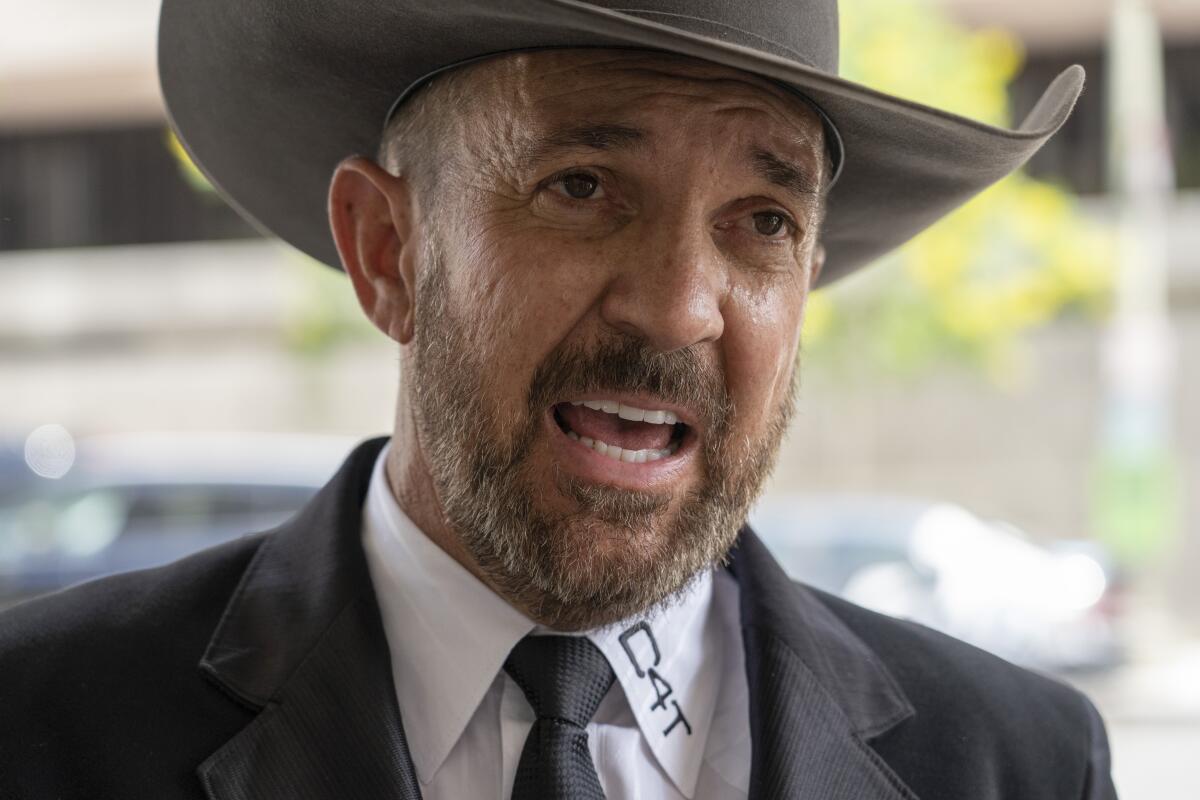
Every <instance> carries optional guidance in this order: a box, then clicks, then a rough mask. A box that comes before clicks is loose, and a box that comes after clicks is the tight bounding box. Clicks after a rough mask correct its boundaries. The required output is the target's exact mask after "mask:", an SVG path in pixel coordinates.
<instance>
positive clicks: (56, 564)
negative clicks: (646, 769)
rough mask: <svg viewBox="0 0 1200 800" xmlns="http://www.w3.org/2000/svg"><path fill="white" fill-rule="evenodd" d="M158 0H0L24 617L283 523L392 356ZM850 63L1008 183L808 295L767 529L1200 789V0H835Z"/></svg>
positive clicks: (6, 290) (377, 404)
mask: <svg viewBox="0 0 1200 800" xmlns="http://www.w3.org/2000/svg"><path fill="white" fill-rule="evenodd" d="M157 5H158V4H157V0H105V2H104V3H96V2H91V0H38V2H36V3H29V2H18V1H17V0H0V605H5V604H11V603H13V602H17V601H19V600H20V599H22V598H26V597H30V596H33V595H35V594H38V593H41V592H46V591H53V590H55V589H57V588H61V587H63V586H66V585H69V584H71V583H73V582H76V581H79V580H84V579H87V578H90V577H94V576H96V575H100V574H104V573H107V572H111V571H115V570H123V569H132V568H137V567H141V566H148V565H152V564H157V563H162V562H165V561H168V560H172V559H174V558H177V557H179V556H181V555H183V554H185V553H186V552H189V551H190V550H193V549H197V548H200V547H205V546H208V545H210V544H212V543H215V542H217V541H220V540H221V539H223V538H229V537H232V536H238V535H241V534H243V533H245V532H248V531H253V530H258V529H262V528H264V527H267V526H270V525H273V524H275V523H276V522H278V521H279V520H281V519H282V518H286V517H287V516H288V515H290V514H291V513H292V512H293V511H294V510H295V509H296V508H297V507H298V506H299V505H300V504H302V503H303V502H304V501H305V500H306V499H307V498H308V497H309V496H310V495H311V494H312V492H313V491H315V489H316V488H317V487H319V486H320V485H321V484H323V483H324V481H325V480H326V479H327V478H328V477H329V476H330V475H331V474H332V471H333V470H334V469H335V468H336V466H337V465H338V464H339V463H340V462H341V459H342V457H343V456H344V455H345V454H346V452H347V451H348V450H349V449H350V447H352V446H353V445H354V444H355V443H356V442H357V441H359V440H361V439H363V438H366V437H368V436H373V435H378V434H381V433H387V432H388V431H389V430H390V428H391V419H392V413H393V404H394V398H395V395H396V390H397V375H396V356H395V351H394V345H393V343H392V342H390V340H388V339H386V338H385V337H384V336H383V335H382V334H380V333H378V332H377V331H376V330H375V329H374V328H371V327H370V326H369V325H368V324H367V323H366V321H365V320H364V319H363V317H362V314H361V312H360V311H359V309H358V306H357V304H356V303H355V301H354V298H353V294H352V292H351V290H350V287H349V284H348V282H347V281H345V279H344V277H343V276H341V275H340V274H338V273H335V272H334V271H332V270H329V269H328V268H325V267H322V266H320V265H317V264H314V263H312V262H310V261H308V260H306V259H305V258H304V257H303V256H301V255H299V254H297V253H296V252H294V251H291V250H290V249H288V248H287V247H285V246H283V245H280V244H278V243H276V242H273V241H270V240H267V239H264V238H262V237H260V236H259V235H258V234H257V233H256V232H255V231H254V230H253V229H251V228H250V227H249V226H247V225H246V224H245V223H244V222H242V221H241V220H240V219H239V218H238V217H237V215H236V214H235V213H234V212H233V211H231V210H230V209H229V208H228V207H227V206H226V205H225V204H224V203H223V202H222V201H221V200H220V199H219V198H218V197H217V196H216V195H215V194H214V193H213V192H212V191H211V189H210V188H209V187H208V186H207V184H206V183H205V181H204V179H203V178H202V177H201V176H200V175H199V173H198V172H197V171H196V170H195V168H194V167H193V166H192V165H190V164H189V163H188V161H187V158H186V156H185V155H184V154H183V153H182V150H181V149H180V147H179V146H178V143H177V142H176V141H175V140H174V139H173V138H172V136H171V134H170V132H169V128H168V126H167V124H166V121H165V116H164V111H163V108H162V104H161V100H160V98H159V94H158V88H157V80H156V75H155V67H154V38H155V25H156V17H157ZM841 7H842V15H843V25H842V35H843V43H842V53H843V55H842V73H843V75H845V76H846V77H848V78H851V79H853V80H857V81H861V82H863V83H866V84H869V85H872V86H875V87H878V88H880V89H883V90H886V91H889V92H893V93H896V94H900V95H903V96H906V97H909V98H912V99H915V100H918V101H924V102H927V103H930V104H933V105H937V106H940V107H943V108H948V109H950V110H953V111H957V112H959V113H962V114H965V115H967V116H971V117H973V118H976V119H979V120H981V121H985V122H991V123H995V124H1010V123H1015V122H1018V121H1019V120H1020V118H1021V117H1022V115H1023V114H1024V113H1026V112H1028V111H1029V109H1030V108H1031V106H1032V104H1033V102H1034V101H1035V100H1036V98H1037V96H1038V94H1039V93H1040V91H1041V90H1042V89H1043V88H1044V87H1045V85H1046V84H1047V83H1048V82H1049V81H1050V80H1051V79H1052V77H1053V76H1054V75H1055V74H1056V73H1057V72H1058V71H1060V70H1061V69H1063V68H1065V67H1066V66H1068V65H1070V64H1073V63H1078V64H1082V65H1083V66H1084V67H1085V68H1086V69H1087V71H1088V84H1087V88H1086V91H1085V93H1084V95H1083V97H1082V99H1081V100H1080V103H1079V106H1078V108H1077V110H1076V112H1075V114H1074V116H1073V117H1072V118H1071V119H1070V120H1069V121H1068V123H1067V125H1066V127H1065V128H1064V129H1063V130H1062V132H1061V133H1060V134H1059V135H1058V137H1056V138H1055V139H1054V140H1052V141H1051V142H1050V144H1049V145H1048V146H1047V147H1046V148H1045V150H1044V151H1043V152H1042V153H1040V154H1039V155H1038V156H1037V157H1036V158H1035V159H1034V160H1033V161H1032V162H1031V164H1030V165H1029V167H1028V169H1026V170H1025V171H1024V172H1023V173H1022V174H1020V175H1017V176H1014V177H1012V178H1010V179H1008V180H1006V181H1004V182H1003V183H1001V184H999V185H997V186H996V187H994V188H993V189H990V190H988V191H987V192H985V193H984V194H983V195H981V196H980V197H978V198H977V199H975V200H974V201H972V202H971V203H970V204H968V205H967V206H966V207H964V208H963V209H961V210H960V211H958V212H956V213H955V214H953V215H952V216H951V217H949V218H948V219H946V220H945V221H943V222H942V223H940V224H939V225H938V226H937V227H935V228H934V229H932V230H931V231H929V232H928V233H926V234H925V235H923V236H922V237H921V238H919V239H918V240H916V241H914V242H913V243H912V244H910V245H909V246H908V247H906V248H904V249H903V250H902V251H901V252H899V253H896V254H895V255H893V256H891V257H889V258H888V259H887V260H886V263H882V264H880V265H877V266H876V267H874V268H873V269H871V270H867V271H865V272H862V273H859V274H858V275H856V276H854V277H852V278H851V279H849V280H847V281H845V282H843V283H841V284H838V285H836V286H835V287H834V288H832V289H830V290H827V291H825V292H822V293H820V294H818V295H817V296H815V297H814V299H813V301H812V305H811V307H810V312H809V317H808V320H807V322H806V329H805V335H804V345H803V352H802V354H801V360H802V365H803V366H802V369H803V376H804V378H803V389H802V397H801V405H800V411H799V414H798V418H797V420H796V423H795V425H794V426H793V429H792V431H791V432H790V436H789V439H788V442H787V444H786V445H785V448H784V451H783V454H782V456H781V460H780V465H779V468H778V470H777V473H776V475H775V477H774V479H773V482H772V485H771V487H770V490H769V491H768V492H767V494H766V496H765V497H764V499H763V501H762V503H760V506H759V508H758V509H757V511H756V512H755V516H754V523H755V525H756V526H757V528H758V530H759V532H760V534H762V535H763V536H764V538H765V539H766V540H767V541H768V542H769V544H770V545H771V546H772V547H773V548H774V549H775V551H776V553H777V554H778V555H779V557H780V558H781V560H782V561H783V562H784V564H785V566H787V568H788V569H789V570H790V571H792V573H793V574H794V575H795V576H796V577H798V578H800V579H803V580H806V581H809V582H811V583H813V584H816V585H818V586H822V587H824V588H828V589H830V590H832V591H836V592H839V593H841V594H843V595H845V596H847V597H849V598H851V599H852V600H854V601H855V602H859V603H861V604H864V605H868V606H871V607H874V608H877V609H879V610H882V611H885V612H887V613H892V614H896V615H899V616H905V617H910V618H913V619H917V620H919V621H921V622H923V623H925V624H928V625H932V626H934V627H938V628H941V629H943V630H946V631H948V632H950V633H952V634H953V635H956V636H959V637H961V638H964V639H967V640H968V641H972V642H974V643H976V644H978V645H980V646H982V647H985V648H988V649H990V650H993V651H994V652H997V653H998V654H1000V655H1002V656H1004V657H1006V658H1009V659H1011V660H1014V661H1017V662H1018V663H1022V664H1025V665H1028V666H1030V667H1032V668H1035V669H1039V670H1045V671H1048V672H1051V673H1053V674H1056V675H1058V676H1060V677H1062V678H1063V679H1064V680H1067V681H1070V682H1073V683H1075V684H1077V685H1079V686H1080V687H1081V688H1083V689H1085V690H1086V691H1087V692H1089V694H1090V695H1091V696H1092V697H1093V698H1094V699H1095V701H1096V702H1097V704H1098V705H1099V707H1100V709H1101V711H1102V712H1103V714H1104V715H1105V717H1106V719H1107V721H1108V724H1109V729H1110V733H1111V736H1112V740H1113V751H1114V773H1115V776H1116V779H1117V783H1118V788H1119V789H1120V790H1121V792H1122V797H1124V798H1134V799H1135V800H1141V799H1145V800H1151V799H1153V800H1173V799H1174V798H1180V799H1182V798H1188V799H1189V800H1190V799H1191V798H1196V797H1200V775H1198V774H1197V773H1196V771H1195V770H1194V769H1193V768H1192V762H1191V759H1189V758H1188V756H1191V757H1192V758H1194V757H1195V756H1196V755H1197V754H1200V680H1197V677H1200V581H1197V580H1195V578H1194V577H1193V576H1194V574H1195V573H1196V572H1197V570H1198V569H1200V492H1198V491H1197V489H1200V3H1197V2H1195V0H1056V2H1054V3H1046V2H1037V0H1004V2H998V1H997V0H841Z"/></svg>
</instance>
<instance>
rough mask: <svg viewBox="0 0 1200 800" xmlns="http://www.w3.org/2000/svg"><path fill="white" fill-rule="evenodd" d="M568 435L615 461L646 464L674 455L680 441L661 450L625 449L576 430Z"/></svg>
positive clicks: (568, 432)
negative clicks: (583, 434) (580, 433)
mask: <svg viewBox="0 0 1200 800" xmlns="http://www.w3.org/2000/svg"><path fill="white" fill-rule="evenodd" d="M567 436H568V437H569V438H571V439H572V440H573V441H576V442H579V443H580V444H582V445H583V446H584V447H590V448H592V449H593V450H595V451H596V452H597V453H599V454H600V455H602V456H608V457H609V458H611V459H612V460H613V461H624V462H625V463H627V464H645V463H646V462H648V461H658V460H659V459H660V458H666V457H667V456H669V455H674V453H675V451H676V450H678V449H679V442H671V443H670V444H669V445H667V446H666V447H664V448H663V449H661V450H656V449H654V448H650V449H648V450H624V449H622V448H620V447H617V446H615V445H611V444H606V443H605V442H601V441H599V440H597V439H591V438H589V437H587V436H580V435H579V434H577V433H576V432H575V431H567Z"/></svg>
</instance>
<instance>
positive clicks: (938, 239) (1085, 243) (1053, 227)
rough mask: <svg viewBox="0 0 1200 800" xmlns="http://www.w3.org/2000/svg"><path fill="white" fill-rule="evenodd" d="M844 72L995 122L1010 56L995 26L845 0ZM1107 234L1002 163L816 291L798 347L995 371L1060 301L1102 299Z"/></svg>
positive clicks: (1006, 376) (905, 365)
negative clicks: (921, 224) (966, 196)
mask: <svg viewBox="0 0 1200 800" xmlns="http://www.w3.org/2000/svg"><path fill="white" fill-rule="evenodd" d="M841 9H842V38H843V41H842V54H843V55H842V65H841V66H842V74H843V75H844V76H845V77H846V78H848V79H850V80H854V81H857V82H859V83H863V84H866V85H868V86H871V87H873V88H876V89H880V90H882V91H885V92H889V93H892V94H897V95H900V96H903V97H905V98H908V99H911V100H915V101H917V102H923V103H927V104H929V105H934V106H937V107H939V108H945V109H947V110H950V111H953V112H955V113H959V114H962V115H964V116H968V117H972V118H974V119H978V120H980V121H983V122H988V123H992V124H997V125H1008V124H1009V123H1010V119H1009V109H1008V95H1007V89H1006V87H1007V85H1008V83H1009V82H1010V81H1011V80H1012V78H1013V77H1014V76H1015V74H1016V73H1017V70H1018V69H1019V67H1020V63H1021V53H1020V49H1019V46H1018V44H1017V43H1016V42H1015V41H1014V40H1013V39H1012V38H1011V37H1009V36H1007V35H1006V34H1004V33H1001V32H999V31H994V30H987V31H968V30H966V29H963V28H962V27H960V26H957V25H955V24H954V23H953V22H951V21H950V20H949V19H947V18H946V17H945V16H944V14H943V13H942V12H940V11H939V10H937V9H936V8H934V7H932V6H931V5H929V4H928V3H926V2H921V0H842V2H841ZM1112 252H1113V243H1112V241H1111V238H1110V236H1109V235H1108V233H1107V232H1105V231H1103V230H1101V229H1099V228H1098V227H1097V226H1096V225H1093V224H1090V223H1088V222H1087V221H1086V220H1084V219H1083V218H1082V217H1081V216H1080V215H1079V213H1078V211H1077V209H1076V207H1075V202H1074V199H1073V198H1072V197H1071V195H1070V194H1069V193H1068V192H1066V191H1064V190H1063V189H1061V188H1057V187H1054V186H1051V185H1049V184H1047V183H1044V182H1040V181H1035V180H1033V179H1031V178H1029V177H1027V176H1025V175H1023V174H1016V175H1013V176H1011V177H1009V178H1007V179H1005V180H1003V181H1001V182H1000V183H998V184H996V185H995V186H993V187H992V188H990V189H988V190H987V191H985V192H983V193H982V194H980V195H979V196H978V197H976V198H975V199H973V200H972V201H971V202H969V203H967V204H966V205H965V206H963V207H962V208H961V209H959V210H957V211H955V212H954V213H952V214H951V215H949V216H948V217H947V218H946V219H944V220H942V221H941V222H939V223H938V224H937V225H935V226H934V227H933V228H931V229H929V230H928V231H926V232H925V233H924V234H922V235H921V236H919V237H917V238H916V239H915V240H913V241H912V242H911V243H909V244H908V245H907V246H905V247H904V248H902V249H900V250H899V251H897V252H896V253H894V254H892V255H891V256H889V257H888V258H886V259H885V260H884V262H883V263H880V264H878V265H875V266H874V267H872V268H871V269H869V270H866V271H865V272H864V273H862V274H861V275H860V276H856V277H854V278H851V279H848V280H847V281H844V282H843V283H844V284H845V285H835V287H833V288H832V289H830V290H828V291H823V292H818V293H817V294H815V295H814V296H813V297H812V299H811V301H810V306H809V310H808V319H807V321H806V325H805V343H806V355H808V356H813V357H815V359H816V360H817V361H818V362H824V363H827V364H831V365H836V364H837V363H838V362H840V361H842V357H843V356H845V357H846V358H851V359H854V360H855V361H858V362H861V361H862V360H863V359H864V357H865V358H866V359H868V360H869V361H870V362H871V364H872V366H874V367H876V368H881V369H882V370H884V371H887V372H892V373H900V374H910V375H911V374H914V373H918V372H920V371H922V370H924V369H927V368H929V367H931V366H933V365H936V364H939V363H944V362H945V361H947V360H951V361H955V362H958V363H962V364H967V365H971V366H973V367H976V368H980V369H982V370H984V371H985V372H986V373H987V374H988V375H989V376H990V377H992V378H993V379H994V380H997V381H999V382H1005V381H1007V380H1010V379H1011V378H1012V376H1013V375H1014V374H1015V371H1016V368H1017V367H1018V366H1019V364H1018V361H1017V360H1016V359H1015V358H1014V354H1015V350H1014V345H1016V344H1017V343H1018V342H1019V341H1020V337H1021V335H1022V334H1024V333H1027V332H1029V331H1030V330H1032V329H1034V328H1036V327H1037V326H1039V325H1043V324H1045V323H1047V322H1049V321H1051V320H1053V319H1055V318H1057V317H1059V316H1061V315H1063V314H1065V313H1071V312H1083V313H1087V314H1098V313H1100V312H1102V311H1103V310H1104V309H1105V307H1106V305H1107V299H1108V297H1109V292H1110V288H1111V284H1112V279H1113V272H1114V264H1113V261H1112V256H1111V255H1110V254H1111V253H1112Z"/></svg>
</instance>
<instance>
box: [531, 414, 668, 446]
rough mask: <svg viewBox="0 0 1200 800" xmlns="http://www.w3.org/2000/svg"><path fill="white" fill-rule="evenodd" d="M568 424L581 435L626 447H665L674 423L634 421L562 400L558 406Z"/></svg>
mask: <svg viewBox="0 0 1200 800" xmlns="http://www.w3.org/2000/svg"><path fill="white" fill-rule="evenodd" d="M555 410H556V411H557V412H558V414H559V416H561V417H562V419H563V422H565V423H567V427H568V428H570V429H571V430H573V431H575V432H576V433H577V434H579V435H580V436H586V437H588V438H589V439H599V440H600V441H602V442H604V443H605V444H608V445H616V446H617V447H620V448H621V449H623V450H651V449H653V450H662V449H663V448H664V447H666V446H667V445H668V444H670V442H671V431H672V426H670V425H656V424H654V423H652V422H631V421H630V420H627V419H621V418H620V417H618V416H617V415H616V414H606V413H605V412H603V411H595V410H593V409H590V408H588V407H587V406H573V405H571V404H570V403H561V404H559V405H558V406H556V407H555Z"/></svg>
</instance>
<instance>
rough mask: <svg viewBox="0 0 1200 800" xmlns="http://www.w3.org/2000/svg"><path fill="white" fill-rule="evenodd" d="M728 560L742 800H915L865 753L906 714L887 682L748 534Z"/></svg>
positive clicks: (857, 643) (857, 642) (869, 656)
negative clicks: (741, 658)
mask: <svg viewBox="0 0 1200 800" xmlns="http://www.w3.org/2000/svg"><path fill="white" fill-rule="evenodd" d="M731 556H732V559H731V563H730V570H731V571H733V573H734V574H735V575H736V576H737V578H738V584H739V586H740V588H741V617H742V637H743V645H744V647H745V651H746V678H747V682H748V684H749V695H750V728H751V735H752V739H753V741H754V746H753V751H752V752H753V755H752V758H751V769H750V796H751V797H814V798H815V797H820V798H855V799H856V800H901V799H902V798H904V799H907V800H915V795H913V793H912V792H911V791H910V790H909V789H908V788H907V787H906V786H905V785H904V784H903V782H902V781H901V780H900V779H899V778H898V777H897V776H896V775H895V774H894V773H893V772H892V770H891V769H890V768H889V767H888V766H887V764H885V763H884V761H883V760H882V759H881V758H880V757H879V756H878V755H877V754H876V753H875V751H874V750H872V749H871V748H870V746H869V745H868V744H867V742H868V740H870V739H872V738H874V737H876V736H879V735H880V734H882V733H884V732H885V731H888V730H890V729H891V728H892V727H894V726H896V725H898V724H899V723H901V722H903V721H904V720H906V719H908V718H909V717H911V716H912V715H913V714H914V713H915V711H914V709H913V707H912V704H911V703H909V701H908V699H907V698H906V697H905V696H904V694H903V693H902V692H901V690H900V688H899V686H898V685H897V683H896V681H895V680H894V679H893V678H892V676H891V674H890V673H889V672H888V671H887V670H886V669H885V668H884V666H883V665H882V664H881V663H880V662H879V659H878V658H877V657H876V656H875V654H874V652H872V651H871V649H870V648H868V647H867V646H866V644H864V643H863V642H862V640H861V639H859V638H858V637H857V636H856V635H855V634H854V633H853V632H852V631H851V630H850V629H849V628H848V627H846V625H845V624H844V623H843V622H842V621H841V620H839V619H838V618H837V617H836V616H835V615H834V614H833V613H832V612H831V611H830V610H829V609H828V608H827V607H826V606H825V605H824V604H823V603H822V602H821V601H820V600H819V599H818V598H817V596H816V595H815V594H813V592H812V591H811V590H809V589H807V588H805V587H803V586H801V585H799V584H796V583H793V582H792V581H791V580H790V579H789V578H788V577H787V575H786V574H784V572H783V570H782V569H781V568H780V566H779V564H778V563H777V562H776V561H775V559H774V558H773V557H772V556H771V555H770V553H769V552H768V551H767V549H766V547H765V546H764V545H763V544H762V542H761V541H759V539H758V537H757V536H755V535H754V533H753V532H752V531H751V530H750V529H749V528H746V529H744V530H743V531H742V533H741V535H740V536H739V537H738V542H737V544H736V546H735V547H734V550H733V552H732V554H731Z"/></svg>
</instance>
